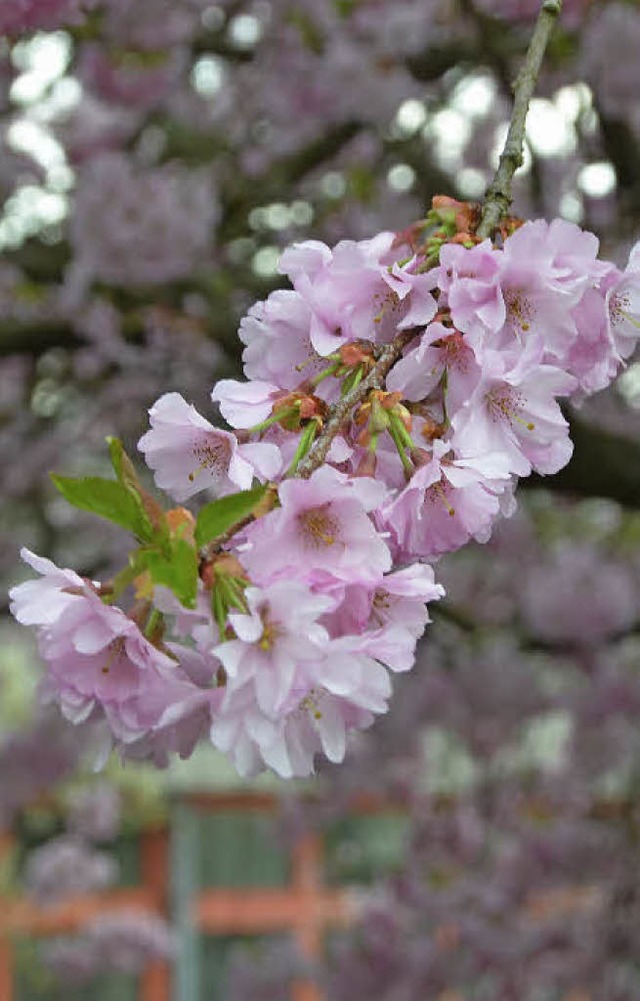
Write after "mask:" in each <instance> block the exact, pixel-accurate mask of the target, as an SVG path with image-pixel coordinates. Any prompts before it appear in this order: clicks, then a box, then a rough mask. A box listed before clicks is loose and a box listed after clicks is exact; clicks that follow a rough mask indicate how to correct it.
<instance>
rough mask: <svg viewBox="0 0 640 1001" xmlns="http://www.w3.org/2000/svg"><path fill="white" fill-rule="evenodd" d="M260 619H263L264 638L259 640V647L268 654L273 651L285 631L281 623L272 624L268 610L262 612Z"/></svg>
mask: <svg viewBox="0 0 640 1001" xmlns="http://www.w3.org/2000/svg"><path fill="white" fill-rule="evenodd" d="M260 618H261V619H262V636H261V637H260V639H259V640H258V646H259V647H260V649H261V650H264V651H265V652H267V651H269V650H272V649H273V647H274V646H275V643H276V641H277V639H278V637H279V636H282V634H283V632H284V630H283V628H282V626H281V625H280V623H279V622H272V620H271V619H270V618H269V609H268V608H264V609H261V610H260Z"/></svg>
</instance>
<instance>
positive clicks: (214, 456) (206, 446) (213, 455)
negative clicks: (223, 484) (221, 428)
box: [189, 436, 231, 483]
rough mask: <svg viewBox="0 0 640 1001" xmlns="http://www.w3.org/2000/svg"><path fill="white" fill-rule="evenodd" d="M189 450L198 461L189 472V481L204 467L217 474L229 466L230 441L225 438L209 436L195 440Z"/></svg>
mask: <svg viewBox="0 0 640 1001" xmlns="http://www.w3.org/2000/svg"><path fill="white" fill-rule="evenodd" d="M191 452H192V454H193V456H194V458H195V459H196V460H197V461H198V462H199V466H198V468H197V469H195V470H194V471H193V472H192V473H189V480H190V481H191V483H193V481H194V480H195V478H196V476H198V474H199V473H201V472H202V471H203V470H204V469H212V470H214V471H215V472H217V473H218V474H220V473H224V472H226V471H227V469H228V468H229V461H230V459H231V442H229V441H227V439H226V438H218V437H215V438H214V437H213V436H212V437H210V438H205V439H201V440H199V441H197V442H196V443H195V444H194V446H193V448H192V449H191Z"/></svg>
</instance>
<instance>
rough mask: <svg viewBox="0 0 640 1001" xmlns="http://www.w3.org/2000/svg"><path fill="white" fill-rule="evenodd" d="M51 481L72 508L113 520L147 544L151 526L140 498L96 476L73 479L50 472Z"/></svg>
mask: <svg viewBox="0 0 640 1001" xmlns="http://www.w3.org/2000/svg"><path fill="white" fill-rule="evenodd" d="M51 479H52V480H53V482H54V484H55V485H56V487H57V488H58V490H59V491H60V493H61V494H62V496H63V497H64V498H65V500H67V501H69V503H70V504H73V506H74V507H78V508H80V509H81V510H82V511H90V512H91V513H92V514H97V515H99V516H100V517H101V518H106V519H107V520H108V521H113V522H114V523H115V524H116V525H120V527H121V528H126V529H128V530H129V531H130V532H133V534H134V535H135V536H136V538H138V539H143V540H144V541H149V540H150V539H151V538H152V537H153V526H152V525H151V522H150V520H149V518H148V517H147V514H146V512H145V510H144V508H143V507H142V503H141V501H140V499H139V498H138V497H136V495H135V494H133V493H132V492H131V491H130V490H127V488H126V487H124V486H123V485H122V484H121V483H118V482H117V481H116V480H105V479H103V478H102V477H100V476H85V477H83V478H81V479H74V478H73V477H69V476H56V475H55V474H54V473H52V474H51Z"/></svg>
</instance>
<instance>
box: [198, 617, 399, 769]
mask: <svg viewBox="0 0 640 1001" xmlns="http://www.w3.org/2000/svg"><path fill="white" fill-rule="evenodd" d="M371 653H372V652H371V651H370V650H368V649H367V647H366V644H363V641H362V639H361V638H359V637H354V636H348V637H343V638H342V639H338V640H333V641H331V643H330V645H329V647H328V650H327V656H325V657H324V658H323V659H322V660H319V661H316V662H310V663H309V665H308V666H309V672H307V671H306V670H305V666H304V665H302V666H301V668H300V672H299V674H298V676H297V678H296V683H295V685H294V686H293V687H292V689H291V692H290V696H289V700H288V704H286V705H285V706H283V707H282V711H281V713H280V715H279V718H277V719H272V718H270V717H268V716H266V715H265V714H264V713H262V712H261V711H260V709H259V706H258V704H257V702H256V699H255V693H254V690H253V686H251V685H245V686H244V687H242V688H240V689H238V690H234V689H229V690H228V691H227V692H226V694H225V699H224V702H223V704H222V706H221V708H220V711H219V712H218V713H216V714H215V715H214V719H213V724H212V727H211V740H212V742H213V743H214V744H215V746H216V747H218V748H219V749H220V750H221V751H224V752H225V753H226V754H228V755H229V756H230V757H231V759H232V760H233V762H234V764H235V766H236V768H237V769H238V771H240V773H241V774H243V775H247V774H255V773H256V772H257V771H260V770H261V769H262V768H263V767H264V765H267V766H268V767H270V768H272V769H273V770H274V771H275V772H277V773H278V775H280V776H282V777H283V778H292V777H293V776H305V775H310V774H312V772H313V769H314V757H315V755H316V754H318V753H321V752H323V753H324V754H325V755H326V756H327V757H328V758H329V760H330V761H334V762H338V761H342V759H343V758H344V755H345V752H346V746H347V737H348V734H349V733H350V732H351V731H353V730H361V729H364V728H365V727H367V726H370V725H371V723H372V722H373V720H374V717H375V714H377V713H384V712H386V711H387V708H388V699H389V696H390V694H391V685H390V681H389V675H388V674H387V671H386V670H385V669H384V667H383V666H382V665H381V664H379V663H378V662H377V660H375V659H374V657H373V656H372V655H371Z"/></svg>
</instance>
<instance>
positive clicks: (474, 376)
mask: <svg viewBox="0 0 640 1001" xmlns="http://www.w3.org/2000/svg"><path fill="white" fill-rule="evenodd" d="M481 375H482V369H481V368H480V365H479V364H478V362H477V360H476V357H475V353H474V351H473V348H472V347H471V346H470V345H469V343H468V341H467V340H465V338H464V335H463V334H461V333H460V332H459V331H458V330H452V329H451V328H450V327H445V326H444V324H442V323H430V324H429V326H428V327H427V328H426V329H425V331H424V333H423V335H422V336H421V337H420V339H419V340H418V342H417V345H416V346H413V345H411V346H410V349H409V350H408V351H407V353H406V354H405V355H404V357H403V358H401V359H400V361H399V362H398V363H397V365H395V366H394V367H393V369H392V370H391V372H390V373H389V376H388V378H387V389H390V390H391V391H392V392H395V391H399V392H401V393H402V395H403V397H404V398H405V399H407V400H423V399H424V398H425V397H427V396H428V395H429V394H430V393H431V392H433V390H434V389H436V387H437V386H438V383H439V382H440V380H441V379H443V378H444V377H446V380H447V391H446V407H447V413H448V414H449V416H451V414H452V413H453V412H455V411H456V410H457V409H458V408H459V407H460V406H462V404H463V403H464V402H465V401H466V400H468V399H469V397H470V396H471V393H472V392H473V390H474V389H475V387H476V386H477V384H478V382H479V381H480V377H481Z"/></svg>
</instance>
